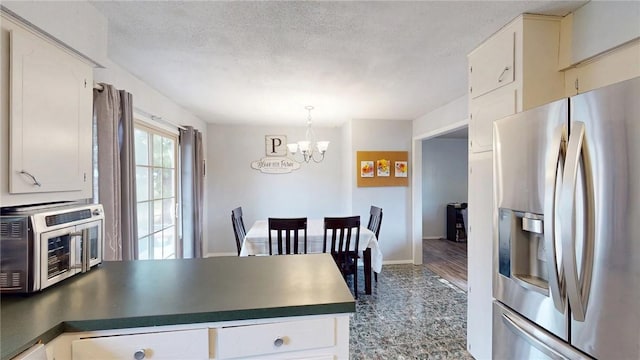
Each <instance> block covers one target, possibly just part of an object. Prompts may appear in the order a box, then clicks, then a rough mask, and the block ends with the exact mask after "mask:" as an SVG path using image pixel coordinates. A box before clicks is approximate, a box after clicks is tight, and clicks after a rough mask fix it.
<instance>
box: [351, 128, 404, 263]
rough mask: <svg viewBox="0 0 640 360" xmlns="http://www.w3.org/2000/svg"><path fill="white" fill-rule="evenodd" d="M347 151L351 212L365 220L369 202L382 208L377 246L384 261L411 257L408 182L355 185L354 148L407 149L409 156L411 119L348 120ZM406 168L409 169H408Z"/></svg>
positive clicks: (378, 149)
mask: <svg viewBox="0 0 640 360" xmlns="http://www.w3.org/2000/svg"><path fill="white" fill-rule="evenodd" d="M351 126H352V128H351V134H352V137H351V149H349V151H350V152H351V153H350V154H349V152H345V153H344V156H345V157H349V158H350V159H351V170H350V171H349V173H348V174H346V175H345V176H348V177H349V179H350V182H351V188H352V197H351V199H352V210H351V211H352V213H353V214H354V215H358V214H359V215H360V216H362V218H363V219H364V220H363V222H367V221H368V220H369V209H370V206H371V205H376V206H379V207H381V208H382V210H383V214H384V216H383V218H382V226H381V227H380V248H381V249H382V253H383V254H384V262H385V263H394V262H395V263H401V262H411V261H412V252H411V249H412V244H411V238H410V236H409V234H410V229H411V186H408V187H406V186H389V187H362V188H359V187H357V184H356V175H355V174H356V168H355V165H354V164H355V161H356V151H359V150H362V151H373V150H375V151H408V152H409V159H411V127H412V122H411V121H402V120H352V121H351ZM412 171H413V170H412V169H409V172H412Z"/></svg>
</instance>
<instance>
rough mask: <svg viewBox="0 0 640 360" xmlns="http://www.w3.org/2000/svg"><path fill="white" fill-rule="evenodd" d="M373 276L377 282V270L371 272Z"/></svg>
mask: <svg viewBox="0 0 640 360" xmlns="http://www.w3.org/2000/svg"><path fill="white" fill-rule="evenodd" d="M373 278H374V279H376V282H378V273H377V272H375V271H374V272H373Z"/></svg>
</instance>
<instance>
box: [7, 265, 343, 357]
mask: <svg viewBox="0 0 640 360" xmlns="http://www.w3.org/2000/svg"><path fill="white" fill-rule="evenodd" d="M353 312H355V302H354V299H353V296H352V295H351V292H350V291H349V289H348V287H347V285H346V284H345V282H344V280H343V278H342V276H341V274H340V272H339V271H338V269H337V267H336V266H335V263H334V262H333V259H332V258H331V256H330V255H328V254H313V255H287V256H264V257H261V256H252V257H242V258H239V257H219V258H205V259H180V260H160V261H123V262H105V263H103V264H102V265H101V266H99V267H98V268H96V269H94V270H91V271H90V272H88V273H87V274H84V275H82V276H77V277H75V278H71V279H69V280H67V281H64V282H61V283H59V284H57V285H55V286H53V287H51V288H48V289H45V290H44V291H42V292H41V293H36V294H33V295H29V296H14V295H11V296H9V295H3V296H2V299H1V323H2V332H1V335H0V336H1V337H0V342H1V343H2V349H1V350H2V353H1V358H2V359H3V360H4V359H10V358H12V357H13V356H15V355H17V354H19V353H20V352H22V351H24V350H26V349H28V348H29V347H30V346H32V345H33V344H35V343H37V342H38V341H41V342H43V343H45V344H47V343H49V344H48V345H47V347H48V349H47V352H48V353H50V352H54V353H55V354H56V355H57V356H56V358H57V359H61V358H68V359H74V360H76V359H82V358H85V357H83V356H82V355H83V354H85V353H86V351H88V350H87V349H90V351H108V355H109V356H111V357H114V356H116V357H117V355H116V351H130V350H129V348H130V349H134V350H135V351H142V352H143V353H142V356H143V357H144V351H145V350H146V351H147V352H151V353H154V352H155V354H156V356H158V355H161V352H162V351H163V350H160V349H161V348H162V347H163V346H164V347H167V346H169V347H172V348H171V349H169V352H165V353H163V354H165V355H166V354H167V353H169V354H170V353H171V351H173V353H174V354H183V353H184V352H183V350H185V351H188V352H189V353H190V354H193V353H196V354H200V355H195V357H196V358H217V359H218V358H221V359H222V358H236V357H244V358H246V357H254V356H255V357H260V358H265V357H278V358H290V357H302V356H308V355H313V356H329V357H334V358H340V359H342V358H345V359H346V358H348V349H349V314H350V313H353ZM192 331H196V333H193V334H192V333H191V332H192ZM197 331H199V332H197ZM181 332H182V334H186V335H188V336H187V337H186V338H185V337H184V336H183V337H182V339H183V341H182V342H181V341H180V340H179V339H180V337H179V336H176V335H175V334H180V333H181ZM115 335H118V336H115ZM167 335H169V337H167ZM154 337H155V340H154ZM60 339H62V341H60ZM198 339H200V340H198ZM185 340H186V341H185ZM153 344H157V345H158V347H157V348H154V346H153ZM167 344H169V345H167ZM50 347H54V349H51V348H50ZM96 349H97V350H96ZM194 349H195V350H194ZM112 350H113V351H112ZM93 354H94V355H93V356H98V355H96V353H95V352H94V353H93ZM105 354H106V353H105ZM118 354H120V353H118ZM202 354H204V355H203V356H201V355H202ZM62 355H66V356H62ZM128 356H130V357H131V358H133V356H134V351H131V354H130V355H128Z"/></svg>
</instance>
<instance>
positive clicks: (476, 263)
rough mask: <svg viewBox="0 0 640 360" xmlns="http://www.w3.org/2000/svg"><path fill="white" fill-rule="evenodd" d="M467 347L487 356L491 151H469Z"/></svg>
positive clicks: (478, 355) (476, 354) (475, 354)
mask: <svg viewBox="0 0 640 360" xmlns="http://www.w3.org/2000/svg"><path fill="white" fill-rule="evenodd" d="M467 216H468V218H469V234H468V240H467V243H468V249H467V252H468V254H469V258H468V269H469V273H468V293H467V301H468V306H467V350H469V352H470V353H471V355H473V357H474V358H476V359H490V358H491V344H492V332H491V324H492V316H491V312H492V303H491V301H492V284H493V246H494V245H493V243H494V241H493V152H492V151H487V152H483V153H480V154H469V208H468V215H467Z"/></svg>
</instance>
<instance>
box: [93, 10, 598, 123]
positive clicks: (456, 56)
mask: <svg viewBox="0 0 640 360" xmlns="http://www.w3.org/2000/svg"><path fill="white" fill-rule="evenodd" d="M91 3H92V4H93V5H94V6H95V7H96V8H97V9H98V11H100V12H101V13H102V14H104V15H105V16H106V18H107V19H108V21H109V49H108V50H109V57H110V58H111V59H112V60H113V61H114V62H116V63H118V64H119V65H121V66H122V67H123V68H125V69H127V70H128V71H129V72H131V73H132V74H134V75H135V76H137V77H138V78H140V79H142V80H143V81H145V82H146V83H148V84H149V85H151V86H152V87H154V88H155V89H157V90H158V91H160V92H161V93H163V94H165V95H166V96H168V97H170V98H171V99H173V100H174V101H176V102H177V103H178V104H180V105H182V106H183V107H184V108H186V109H187V110H189V111H191V112H192V113H193V114H195V115H196V116H198V117H199V118H201V119H202V120H204V121H206V122H210V123H238V124H288V125H291V124H293V125H301V126H302V125H304V123H305V119H306V117H307V113H306V110H305V109H304V107H305V105H313V106H315V110H313V112H312V118H313V122H314V124H315V125H316V126H333V125H337V124H341V123H343V122H344V121H346V120H349V119H405V120H412V119H415V118H417V117H420V116H421V115H424V114H426V113H428V112H429V111H431V110H433V109H435V108H437V107H439V106H442V105H444V104H446V103H448V102H449V101H451V100H454V99H456V98H458V97H460V96H463V95H464V94H465V93H466V88H467V75H466V61H467V60H466V55H467V53H469V52H470V51H471V50H472V49H473V48H474V47H476V46H477V45H478V44H480V43H481V42H482V41H483V40H484V39H486V38H487V37H488V36H490V35H491V34H492V33H494V32H495V31H497V30H498V29H499V28H500V27H502V26H503V25H504V24H506V23H507V22H509V21H510V20H512V19H513V18H515V17H516V16H517V15H519V14H521V13H524V12H529V13H544V14H555V15H565V14H567V13H568V12H570V11H572V10H574V9H576V8H578V7H580V6H581V5H583V4H584V3H585V2H584V1H495V2H494V1H450V2H449V1H438V2H436V1H412V2H400V1H373V2H368V1H360V2H350V1H349V2H348V1H340V2H324V1H319V2H315V1H297V2H284V1H256V2H253V1H238V2H218V1H186V2H182V1H180V2H177V1H92V2H91ZM134 101H135V99H134ZM176 121H177V119H176Z"/></svg>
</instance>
